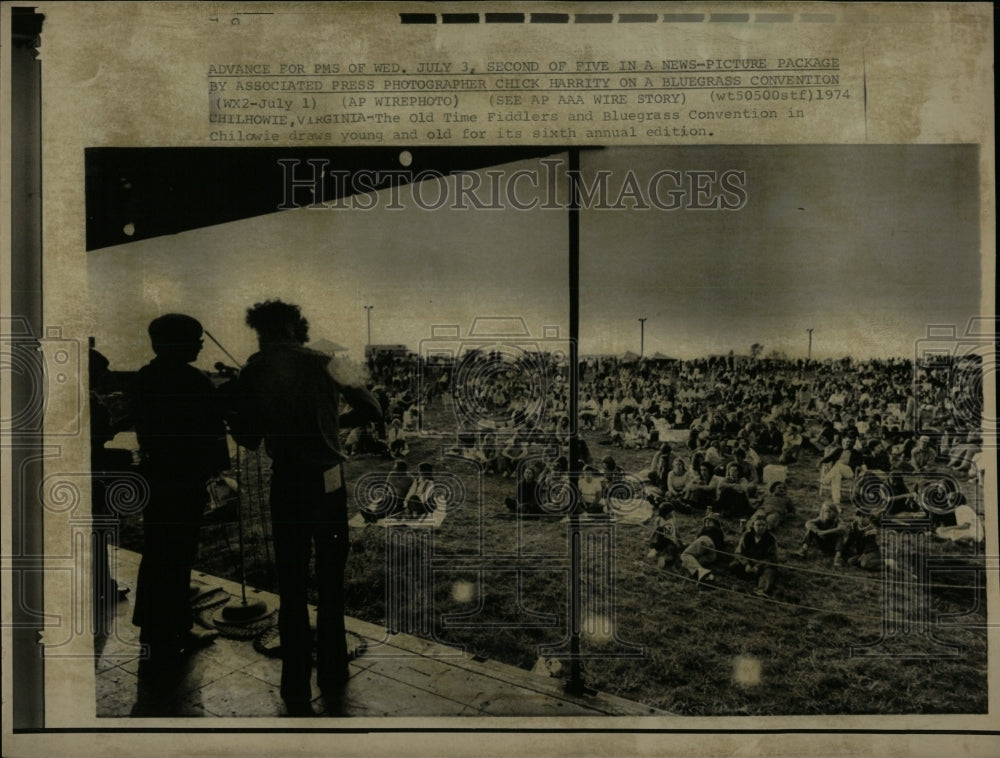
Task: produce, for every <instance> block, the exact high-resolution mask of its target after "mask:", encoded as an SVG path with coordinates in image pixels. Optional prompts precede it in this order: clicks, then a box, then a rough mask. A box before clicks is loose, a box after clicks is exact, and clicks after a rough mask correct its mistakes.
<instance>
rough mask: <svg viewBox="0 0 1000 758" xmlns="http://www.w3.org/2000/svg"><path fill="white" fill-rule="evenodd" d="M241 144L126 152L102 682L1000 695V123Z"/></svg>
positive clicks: (554, 696)
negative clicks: (995, 525) (987, 379)
mask: <svg viewBox="0 0 1000 758" xmlns="http://www.w3.org/2000/svg"><path fill="white" fill-rule="evenodd" d="M218 152H219V151H214V152H213V151H207V152H206V151H180V152H178V151H170V150H165V151H159V152H157V151H140V152H138V153H137V154H134V155H133V154H130V153H128V152H127V151H115V150H110V151H95V152H94V153H93V154H92V155H91V156H89V158H90V159H91V163H90V164H88V168H89V170H88V182H89V185H88V205H89V208H93V209H95V210H94V213H92V214H91V213H90V212H88V216H89V219H88V221H89V222H90V225H89V227H88V231H90V232H92V233H91V234H88V237H89V238H93V239H95V240H97V239H103V238H105V237H108V236H110V237H111V238H114V237H115V235H118V237H121V236H123V235H124V236H126V237H128V236H136V237H139V236H140V230H144V229H154V230H162V231H161V232H160V233H159V234H156V235H150V236H148V237H146V238H145V239H137V240H136V241H134V242H133V241H128V242H124V243H120V244H113V245H108V246H103V245H102V246H99V247H95V248H94V249H91V250H89V251H88V253H87V256H88V279H89V281H88V285H89V292H90V294H91V305H92V307H93V309H94V310H93V313H92V319H93V321H92V323H93V324H94V325H95V326H94V334H93V335H92V336H93V347H92V348H91V353H90V371H91V376H92V385H91V396H90V399H91V406H90V410H91V415H92V419H94V418H97V419H99V421H100V425H98V424H94V423H93V421H92V426H91V430H92V432H91V433H92V441H93V442H92V444H93V445H94V458H93V460H95V461H97V460H105V461H107V463H106V465H103V466H101V467H99V468H95V471H107V472H112V473H108V474H107V475H106V476H100V477H96V478H95V481H96V482H98V483H100V484H103V485H104V487H105V492H106V493H108V492H110V493H112V494H113V493H115V492H116V489H115V485H116V483H115V479H114V473H113V472H114V471H117V470H124V471H126V472H129V473H128V474H127V475H126V477H127V478H126V479H125V480H123V481H122V482H120V484H121V485H122V486H125V485H127V483H128V482H129V481H131V477H132V476H133V475H134V474H136V473H137V474H138V475H139V476H140V477H142V478H143V479H142V480H143V481H144V482H145V488H144V489H143V490H142V492H141V495H142V497H143V498H145V500H146V504H145V507H144V508H137V507H136V505H137V503H138V500H139V497H138V495H137V496H136V498H135V499H133V500H129V501H128V506H129V507H128V508H122V509H120V510H122V511H124V512H122V513H120V514H116V511H115V504H114V502H109V503H108V513H109V514H110V515H111V516H112V517H113V516H115V515H118V516H119V518H118V519H117V521H115V522H114V526H115V529H114V532H115V533H116V534H117V541H118V542H117V545H115V546H113V548H112V549H113V551H114V557H113V558H112V559H111V564H112V565H116V566H117V567H118V574H117V576H116V577H114V578H112V577H110V575H108V576H101V577H96V579H95V581H98V582H100V584H99V585H98V586H97V587H96V588H95V597H97V598H101V597H103V598H105V605H104V607H103V608H102V612H103V613H104V614H105V615H106V616H107V619H106V620H105V621H106V624H105V626H106V628H107V633H106V634H99V635H98V638H97V641H98V651H99V659H98V676H97V690H96V712H97V714H98V715H99V716H105V717H121V716H188V717H212V716H280V715H284V714H286V713H287V714H289V715H295V716H302V715H307V716H310V715H324V716H329V717H351V716H381V717H392V716H400V715H410V716H436V717H448V716H483V715H498V716H502V715H510V716H543V715H550V714H553V713H558V714H564V715H580V716H601V715H607V716H613V715H619V716H620V715H644V716H651V717H652V716H657V715H659V716H672V715H674V716H676V715H683V716H740V715H747V716H753V715H810V714H821V715H866V714H915V713H920V714H928V713H942V714H956V713H958V714H962V713H971V714H974V713H983V712H985V711H986V709H987V705H988V700H987V655H986V652H987V649H986V648H987V646H986V634H985V632H986V625H987V611H988V604H987V602H986V596H985V583H984V582H983V581H982V579H983V571H984V568H985V560H986V559H985V552H984V548H985V542H984V541H985V530H984V523H985V518H986V513H985V507H984V500H983V483H984V476H985V468H984V463H983V460H984V459H983V456H984V452H983V447H982V435H983V429H982V426H981V423H982V422H981V416H982V404H983V397H982V376H981V374H982V370H983V367H982V363H981V361H982V354H981V352H980V351H979V348H982V347H983V335H982V334H970V333H969V332H968V331H967V330H968V329H969V328H970V325H975V324H977V323H980V322H981V320H979V321H977V319H976V318H975V314H976V313H977V308H978V304H979V302H980V296H981V292H980V280H979V252H978V251H979V236H978V226H977V224H976V218H977V208H978V203H979V197H978V182H977V165H978V155H977V151H976V150H975V149H974V148H972V147H969V146H871V147H851V146H830V147H810V146H788V147H771V148H767V147H761V146H752V147H725V146H721V147H701V148H684V149H679V148H659V147H656V148H654V147H647V148H614V147H609V148H601V147H594V148H585V149H574V150H567V151H563V152H554V151H550V154H548V155H545V154H542V155H538V156H533V157H528V158H522V159H520V160H517V157H518V153H519V152H531V151H517V150H513V151H503V150H499V149H497V150H495V151H493V152H489V151H484V152H482V153H481V154H479V155H474V156H473V155H472V154H470V156H469V159H470V160H476V159H478V160H479V161H481V162H487V161H488V163H486V164H485V165H482V166H481V167H477V168H462V169H457V170H456V169H455V168H454V167H453V165H452V164H453V163H454V159H449V158H447V157H446V153H445V152H444V151H434V150H428V151H421V150H420V149H414V150H413V151H407V152H406V153H405V154H404V155H401V154H399V153H397V152H395V151H385V150H383V151H360V153H361V154H360V155H359V156H350V157H348V156H344V155H341V153H340V152H337V151H332V152H329V153H324V152H322V151H316V152H315V153H310V154H308V155H306V154H303V156H301V158H294V159H288V158H285V159H283V160H284V162H283V163H281V164H279V163H278V162H277V161H275V162H274V166H273V167H272V170H270V171H260V172H258V173H256V174H255V175H256V176H263V177H265V180H270V181H272V182H273V186H271V187H267V186H264V187H257V186H254V187H253V188H252V190H251V191H250V192H248V193H247V195H249V196H253V197H257V198H260V197H267V196H271V195H273V196H275V197H277V196H278V193H282V192H285V191H287V192H288V193H289V194H288V195H287V196H285V195H282V196H281V200H282V202H284V203H285V205H286V206H289V207H288V209H287V210H282V211H277V212H274V213H268V214H264V215H258V216H254V217H252V218H246V219H242V220H231V221H227V222H226V223H218V224H207V225H205V226H203V227H201V228H197V229H187V230H183V231H178V232H176V233H170V229H169V228H168V227H169V224H170V222H171V216H172V215H173V214H175V213H176V214H177V215H178V216H179V217H181V218H189V216H188V214H184V213H178V210H180V209H182V208H183V207H184V204H185V203H192V204H195V205H199V204H200V203H201V202H203V199H204V198H205V197H207V196H210V195H213V194H218V195H220V196H225V197H229V198H231V197H232V194H231V193H230V192H228V191H227V189H228V187H227V184H228V183H231V182H233V181H237V182H238V181H242V179H241V178H240V177H239V176H238V175H234V173H235V172H229V171H227V170H224V169H223V168H221V167H220V166H218V165H216V164H215V162H214V161H216V160H218V161H223V162H224V163H225V164H226V165H237V164H243V165H256V166H259V165H260V164H261V163H262V161H264V160H266V159H267V157H268V156H266V155H265V156H261V155H259V154H258V155H254V156H249V155H246V152H247V151H238V152H237V155H236V156H234V155H233V154H232V152H231V151H230V152H228V153H227V154H226V155H225V156H221V157H217V156H216V155H215V153H218ZM534 152H536V153H545V151H544V150H541V149H539V150H536V151H534ZM393 163H395V165H393ZM404 163H406V164H409V167H410V168H409V170H408V171H400V170H399V168H400V166H401V165H403V164H404ZM352 165H360V166H361V167H359V168H354V169H350V170H349V169H346V168H345V169H341V170H342V171H343V174H339V175H338V174H335V170H334V169H332V168H330V167H333V166H337V167H344V166H352ZM171 167H172V168H171ZM320 167H322V169H323V170H324V175H325V176H326V177H327V179H329V177H330V176H331V175H335V176H337V178H339V179H341V180H342V182H341V183H340V184H339V185H335V184H333V183H330V182H329V181H327V182H324V181H322V180H321V179H318V178H317V177H319V176H320V175H319V173H318V172H319V170H320ZM445 171H447V172H448V173H447V175H446V173H445ZM392 172H395V173H392ZM152 176H155V177H156V179H157V181H156V182H150V181H149V177H152ZM217 177H222V178H221V179H218V178H217ZM385 177H388V179H386V178H385ZM314 178H315V179H317V183H315V184H310V182H311V181H312V180H313V179H314ZM410 178H412V179H413V181H412V182H405V180H407V179H410ZM401 180H404V181H401ZM370 181H387V182H389V184H388V185H383V186H385V188H384V189H380V190H378V191H373V192H372V191H370V192H367V193H359V192H355V191H352V190H356V189H357V188H358V187H364V186H365V184H366V182H368V183H369V184H370ZM192 182H193V183H192ZM198 182H200V183H201V186H200V187H198V186H195V185H196V184H197V183H198ZM213 183H217V184H213ZM462 188H465V189H466V190H467V191H465V192H462V191H461V189H462ZM303 190H304V191H305V192H304V193H303V192H302V191H303ZM300 195H303V196H305V195H308V196H309V205H305V202H306V201H305V200H303V201H302V203H301V206H300V200H299V196H300ZM317 196H319V197H320V198H321V200H320V201H319V202H316V197H317ZM115 202H117V203H118V205H115ZM220 206H221V204H220ZM296 206H300V207H296ZM219 210H220V212H222V213H230V214H231V215H234V214H238V213H239V212H240V211H239V209H234V208H232V207H231V204H230V205H227V206H224V207H220V209H219ZM129 214H132V215H129ZM127 218H130V219H133V221H131V222H128V221H126V219H127ZM127 223H132V224H134V228H126V224H127ZM97 244H100V243H97ZM571 261H575V262H576V264H577V266H576V267H573V270H572V271H571V266H570V262H571ZM946 261H947V262H946ZM574 275H575V276H576V277H578V280H577V281H576V282H573V276H574ZM574 285H575V286H574ZM574 290H576V293H575V300H576V302H575V303H574V302H572V301H573V300H574ZM571 310H573V311H576V317H575V319H574V318H572V314H571ZM574 321H575V325H574V324H573V323H572V322H574ZM574 326H575V332H576V333H575V334H574V333H573V331H574ZM944 327H950V330H951V331H950V335H951V340H952V342H951V345H950V346H949V345H948V343H947V339H944V338H943V337H944V335H942V334H941V330H942V329H944ZM935 330H938V331H937V332H935ZM928 335H930V336H931V338H933V337H935V336H937V339H936V340H933V347H934V349H933V350H931V349H930V348H929V347H928V339H929V338H928ZM987 344H988V343H987ZM942 347H943V348H944V349H946V350H949V349H950V352H947V353H942ZM313 364H315V366H318V367H320V368H322V369H323V370H322V371H319V369H316V368H315V367H314V365H313ZM307 370H309V371H314V372H316V376H314V377H312V378H308V374H303V376H298V375H297V372H300V371H301V372H305V371H307ZM95 372H96V373H95ZM324 382H325V383H329V385H328V386H326V385H325V384H322V383H324ZM323 386H326V390H325V391H326V392H327V393H328V394H327V395H326V397H325V399H322V397H323V396H322V395H321V393H320V392H319V390H318V389H317V387H323ZM338 403H339V404H338ZM95 414H97V415H95ZM977 414H978V415H977ZM297 424H298V425H299V426H296V425H297ZM324 425H328V426H324ZM115 461H118V462H120V463H122V464H125V465H124V468H122V466H121V465H117V464H115V463H114V462H115ZM160 466H162V467H163V468H162V469H160V468H159V467H160ZM330 471H333V472H335V473H334V479H335V481H333V482H332V486H333V487H334V489H333V490H329V489H326V490H324V486H325V487H326V488H329V487H330V486H331V482H330V481H329V480H330V478H331V475H330ZM311 479H314V480H315V484H314V485H313V484H309V482H310V480H311ZM206 484H207V487H206ZM309 491H311V492H314V493H315V494H314V495H311V496H308V497H315V498H318V500H317V503H318V504H317V505H315V506H312V505H309V507H311V508H313V507H314V508H328V509H329V511H328V512H323V513H324V516H323V519H324V521H323V522H322V523H323V524H327V521H326V520H325V519H329V524H328V525H327V526H325V527H324V528H325V529H327V531H326V532H324V533H323V535H325V536H323V535H320V534H318V533H317V532H316V530H317V527H316V526H315V525H313V519H316V518H318V516H316V515H315V512H314V511H305V510H302V509H305V508H306V506H307V504H308V501H307V500H306V498H307V494H306V493H307V492H309ZM324 498H326V500H324ZM332 498H336V502H334V500H333V499H332ZM105 499H106V500H107V499H108V498H107V497H106V498H105ZM327 501H329V502H327ZM294 514H298V515H294ZM324 540H326V542H325V543H324ZM181 545H183V546H184V548H183V549H181V547H180V546H181ZM313 551H314V552H313ZM310 553H313V557H312V559H310ZM310 560H311V562H310ZM331 562H332V565H331ZM104 587H107V590H106V591H103V592H102V591H101V590H102V589H103V588H104ZM168 587H169V588H170V589H168ZM171 592H172V593H173V595H171V594H170V593H171ZM293 604H297V605H295V606H294V607H291V608H290V607H289V606H292V605H293ZM293 614H297V615H296V616H293ZM331 615H334V616H336V618H331ZM342 616H346V617H347V625H346V628H345V627H344V626H343V625H341V623H340V618H341V617H342ZM310 622H311V623H310ZM310 628H311V629H312V631H310ZM292 634H295V635H297V637H296V642H295V645H294V648H292V649H291V650H290V649H289V646H288V645H287V644H286V640H287V638H288V637H289V636H290V635H292ZM137 645H142V647H138V646H137ZM310 648H312V649H313V651H314V652H313V654H312V657H313V658H314V659H315V660H314V663H315V668H314V669H313V668H312V665H311V662H310V660H309V650H310ZM140 650H141V652H139V651H140ZM331 656H332V658H331ZM331 660H332V661H333V663H329V661H331ZM904 661H905V663H903V662H904ZM293 666H297V667H298V668H297V669H296V670H299V671H301V673H300V674H299V679H298V680H296V679H294V678H293V674H292V673H291V672H292V667H293ZM330 666H335V668H329V667H330ZM312 670H314V671H315V675H314V676H311V675H310V674H309V672H310V671H312Z"/></svg>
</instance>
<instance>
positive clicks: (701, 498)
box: [684, 461, 717, 510]
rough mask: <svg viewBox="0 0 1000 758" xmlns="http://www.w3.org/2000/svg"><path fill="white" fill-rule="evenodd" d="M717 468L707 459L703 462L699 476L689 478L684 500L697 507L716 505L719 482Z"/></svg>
mask: <svg viewBox="0 0 1000 758" xmlns="http://www.w3.org/2000/svg"><path fill="white" fill-rule="evenodd" d="M715 479H716V476H715V468H714V467H713V466H712V464H710V463H708V462H707V461H703V462H702V463H701V466H700V468H699V469H698V476H693V477H691V478H690V479H689V481H688V483H687V486H686V487H685V490H684V500H686V501H687V502H688V503H690V504H691V507H692V508H695V509H701V508H704V509H706V510H707V509H710V508H712V506H714V505H715V500H716V495H717V482H716V481H715Z"/></svg>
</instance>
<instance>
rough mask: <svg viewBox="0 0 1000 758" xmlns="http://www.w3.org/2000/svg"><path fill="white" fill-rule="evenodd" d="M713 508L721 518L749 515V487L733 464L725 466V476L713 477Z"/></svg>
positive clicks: (736, 466) (738, 468) (737, 467)
mask: <svg viewBox="0 0 1000 758" xmlns="http://www.w3.org/2000/svg"><path fill="white" fill-rule="evenodd" d="M713 481H714V482H715V489H716V505H715V508H716V510H717V511H718V512H719V515H721V516H722V517H723V518H746V517H747V516H749V515H750V513H751V510H752V509H751V507H750V497H749V494H748V491H749V485H748V483H747V480H746V479H743V478H742V477H741V476H740V467H739V466H738V465H737V464H735V463H730V464H729V465H728V466H726V475H725V476H723V477H718V476H717V477H715V478H714V479H713Z"/></svg>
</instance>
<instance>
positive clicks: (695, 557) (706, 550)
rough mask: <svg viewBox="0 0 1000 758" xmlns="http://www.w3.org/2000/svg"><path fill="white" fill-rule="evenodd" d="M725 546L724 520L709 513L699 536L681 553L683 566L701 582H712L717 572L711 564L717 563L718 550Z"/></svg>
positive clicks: (703, 521) (723, 548)
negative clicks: (713, 571)
mask: <svg viewBox="0 0 1000 758" xmlns="http://www.w3.org/2000/svg"><path fill="white" fill-rule="evenodd" d="M725 548H726V536H725V534H724V533H723V531H722V522H721V521H719V517H718V516H716V515H715V514H713V513H709V514H708V515H706V516H705V518H704V519H703V520H702V527H701V529H700V530H699V531H698V536H697V537H695V538H694V540H693V541H692V542H691V544H690V545H688V546H687V547H686V548H684V551H683V552H682V553H681V566H683V567H684V569H685V570H686V571H687V572H688V574H690V575H691V577H693V578H694V579H696V580H697V581H698V582H699V583H705V584H711V583H713V582H714V581H715V574H713V573H712V569H711V568H709V566H711V565H713V564H714V563H715V561H716V559H717V558H718V552H719V551H721V550H725Z"/></svg>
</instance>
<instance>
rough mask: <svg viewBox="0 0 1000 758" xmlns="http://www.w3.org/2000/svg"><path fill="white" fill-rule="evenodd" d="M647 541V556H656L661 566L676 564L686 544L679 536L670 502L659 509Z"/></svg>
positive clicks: (664, 503) (657, 563)
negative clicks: (682, 542)
mask: <svg viewBox="0 0 1000 758" xmlns="http://www.w3.org/2000/svg"><path fill="white" fill-rule="evenodd" d="M647 542H648V544H649V552H648V553H647V554H646V557H647V558H655V559H656V565H657V566H659V567H660V568H664V567H666V566H672V565H674V564H675V563H676V562H677V559H678V558H679V557H680V554H681V551H682V550H683V549H684V546H683V545H682V544H681V541H680V540H679V539H678V538H677V522H676V519H675V517H674V509H673V507H672V506H671V505H670V503H669V502H663V503H662V504H661V505H660V507H659V508H658V509H657V511H656V515H655V516H654V517H653V520H652V528H651V529H650V532H649V538H648V541H647Z"/></svg>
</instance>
